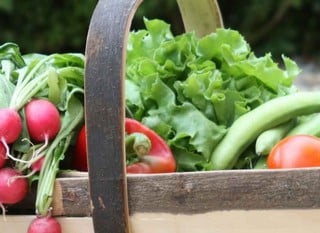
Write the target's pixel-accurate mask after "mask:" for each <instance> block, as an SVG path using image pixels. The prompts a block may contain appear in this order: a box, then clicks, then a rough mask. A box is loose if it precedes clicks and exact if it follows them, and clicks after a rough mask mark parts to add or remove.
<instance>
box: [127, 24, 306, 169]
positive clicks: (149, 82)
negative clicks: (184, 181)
mask: <svg viewBox="0 0 320 233" xmlns="http://www.w3.org/2000/svg"><path fill="white" fill-rule="evenodd" d="M145 25H146V29H145V30H139V31H136V32H131V33H130V35H129V39H128V46H127V66H126V89H125V90H126V107H127V114H128V116H130V117H133V118H135V119H137V120H138V121H140V122H142V123H143V124H145V125H146V126H148V127H150V128H151V129H153V130H154V131H155V132H157V133H158V134H159V135H160V136H161V137H162V138H164V139H165V140H166V141H167V143H168V144H169V146H170V148H171V149H172V151H173V154H174V156H175V158H176V161H177V171H199V170H213V169H231V168H249V167H250V166H251V167H252V166H253V164H254V163H255V159H257V158H258V156H253V155H252V153H255V151H252V149H251V148H249V147H248V148H247V146H248V144H252V143H253V141H252V140H255V138H254V137H252V136H250V139H251V141H246V139H241V137H242V136H241V135H242V134H243V135H248V134H249V132H248V133H246V131H247V130H249V129H250V128H257V127H259V124H260V123H262V122H263V121H264V120H265V119H268V118H269V116H270V115H272V114H273V113H274V112H275V111H276V110H273V111H272V112H268V111H269V110H272V109H273V108H272V106H269V108H268V109H266V110H265V112H264V113H260V116H259V119H256V120H255V121H254V122H252V124H251V123H250V121H251V119H249V117H247V118H248V119H247V120H245V122H244V120H242V123H245V124H246V126H242V127H241V125H242V123H240V122H239V123H236V122H237V121H238V120H240V118H242V117H244V115H246V114H248V113H250V112H251V111H253V110H255V109H257V108H259V107H260V106H262V105H263V104H264V103H267V102H269V101H270V100H273V99H277V98H279V97H283V96H288V95H291V94H293V93H296V92H297V91H298V90H297V88H296V87H295V86H294V85H293V81H294V78H295V77H296V76H297V75H298V74H299V72H300V69H299V67H298V66H297V64H296V63H295V62H294V61H292V60H291V59H289V58H287V57H285V56H283V57H282V59H283V67H280V66H279V64H277V63H276V62H275V61H273V59H272V57H271V54H269V53H267V54H266V55H265V56H263V57H256V56H255V54H254V53H253V51H251V50H250V46H249V45H248V43H247V42H246V41H245V40H244V38H243V37H242V35H241V34H240V33H239V32H237V31H235V30H231V29H217V31H216V33H212V34H210V35H207V36H205V37H203V38H197V37H196V36H195V34H194V33H184V34H182V35H178V36H174V35H173V34H172V33H171V31H170V25H169V24H167V23H165V22H163V21H161V20H147V19H145ZM274 109H276V107H274ZM257 112H258V113H257V114H259V112H260V110H257ZM278 115H279V116H278V118H280V119H277V120H276V121H277V122H270V123H268V125H265V126H264V127H263V128H261V129H260V130H264V129H266V128H268V127H272V126H273V125H274V124H277V123H280V121H281V119H282V113H281V112H279V114H278ZM252 118H254V119H255V115H253V116H252ZM287 118H288V117H287ZM235 125H238V126H237V127H236V126H235ZM246 127H248V128H246ZM236 134H238V135H239V136H238V137H237V136H236ZM240 134H241V135H240ZM230 136H232V137H230ZM238 139H239V140H240V139H241V140H242V141H244V140H245V141H246V142H245V144H246V145H240V143H241V142H238V141H237V140H238ZM229 140H231V141H229ZM233 140H235V141H233ZM232 148H234V150H237V153H236V155H235V154H230V151H228V149H232ZM244 150H245V151H244ZM239 153H241V154H239ZM218 154H219V155H218ZM256 157H257V158H256Z"/></svg>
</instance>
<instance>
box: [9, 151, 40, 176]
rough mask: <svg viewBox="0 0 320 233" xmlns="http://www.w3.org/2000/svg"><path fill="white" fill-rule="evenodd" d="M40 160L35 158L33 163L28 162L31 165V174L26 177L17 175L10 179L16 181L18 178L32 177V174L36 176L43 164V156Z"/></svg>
mask: <svg viewBox="0 0 320 233" xmlns="http://www.w3.org/2000/svg"><path fill="white" fill-rule="evenodd" d="M40 157H41V158H37V159H36V160H35V161H34V162H33V161H29V162H31V163H32V165H31V172H30V173H28V174H26V175H19V176H15V177H12V178H11V179H12V180H13V179H18V178H29V177H31V176H33V175H34V174H36V173H37V172H39V171H40V170H41V168H42V165H43V162H44V158H45V157H44V156H40Z"/></svg>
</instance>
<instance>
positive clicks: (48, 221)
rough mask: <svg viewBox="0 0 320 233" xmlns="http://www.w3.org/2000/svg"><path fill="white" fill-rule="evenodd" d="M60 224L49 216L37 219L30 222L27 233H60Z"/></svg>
mask: <svg viewBox="0 0 320 233" xmlns="http://www.w3.org/2000/svg"><path fill="white" fill-rule="evenodd" d="M61 232H62V230H61V225H60V223H59V222H58V221H57V220H56V219H55V218H53V217H51V216H46V217H37V218H35V219H33V220H32V222H31V223H30V225H29V227H28V232H27V233H61Z"/></svg>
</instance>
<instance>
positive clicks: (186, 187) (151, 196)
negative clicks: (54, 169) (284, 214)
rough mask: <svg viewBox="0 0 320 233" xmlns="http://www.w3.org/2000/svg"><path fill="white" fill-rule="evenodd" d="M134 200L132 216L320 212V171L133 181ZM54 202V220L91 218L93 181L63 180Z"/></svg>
mask: <svg viewBox="0 0 320 233" xmlns="http://www.w3.org/2000/svg"><path fill="white" fill-rule="evenodd" d="M128 199H129V210H130V215H133V214H136V213H146V212H149V213H170V214H189V215H190V214H198V213H206V212H210V211H219V210H259V209H320V169H319V168H310V169H308V168H307V169H292V170H275V171H271V170H245V171H244V170H243V171H235V170H234V171H213V172H198V173H175V174H167V175H164V174H163V175H129V176H128ZM54 200H55V201H54V203H55V205H54V206H53V207H54V208H53V210H54V211H53V214H54V215H59V216H60V215H63V216H75V215H76V216H88V215H90V214H91V208H90V200H89V196H88V178H87V177H79V178H76V180H75V178H59V179H57V181H56V190H55V196H54ZM24 206H25V207H26V206H28V205H27V204H26V203H24ZM12 212H14V209H12V207H11V209H10V208H9V213H12Z"/></svg>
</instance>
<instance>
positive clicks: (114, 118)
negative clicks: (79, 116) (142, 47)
mask: <svg viewBox="0 0 320 233" xmlns="http://www.w3.org/2000/svg"><path fill="white" fill-rule="evenodd" d="M185 1H186V3H187V4H183V5H184V6H185V7H186V8H185V9H187V11H186V12H190V6H191V5H190V6H189V5H188V4H191V3H192V2H193V0H192V1H190V0H185ZM201 1H203V0H201ZM141 2H142V0H100V1H99V2H98V4H97V6H96V8H95V10H94V13H93V15H92V18H91V22H90V26H89V31H88V37H87V44H86V51H85V53H86V70H85V119H86V130H87V145H88V157H89V158H88V164H89V188H90V198H91V206H92V215H93V216H92V217H93V225H94V231H95V233H128V232H130V228H129V213H128V199H127V181H126V171H125V164H126V163H125V149H124V112H125V111H124V109H125V103H124V79H125V77H124V70H125V57H126V46H125V45H126V44H127V36H128V33H129V30H130V25H131V21H132V17H133V15H134V13H135V12H136V10H137V8H138V6H139V5H140V3H141ZM179 2H180V6H181V2H182V1H181V0H180V1H179ZM188 2H189V3H188ZM203 3H205V4H211V3H212V0H205V1H204V2H203ZM202 6H203V5H202ZM208 9H212V8H211V7H208ZM183 16H184V17H187V18H188V17H190V14H187V15H184V14H183ZM198 16H199V15H197V16H196V17H193V16H192V17H191V18H190V20H189V21H188V22H195V23H193V24H192V25H193V27H192V30H195V31H197V30H198V27H196V24H197V23H198V18H197V17H198ZM199 17H200V16H199ZM185 20H186V18H183V21H185ZM187 25H189V23H187ZM199 25H200V24H199ZM201 25H202V24H201ZM214 25H215V24H214ZM199 28H200V27H199ZM201 28H202V26H201ZM208 29H210V28H207V29H206V30H208ZM211 29H212V28H211ZM211 29H210V30H211ZM201 30H202V29H201Z"/></svg>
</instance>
